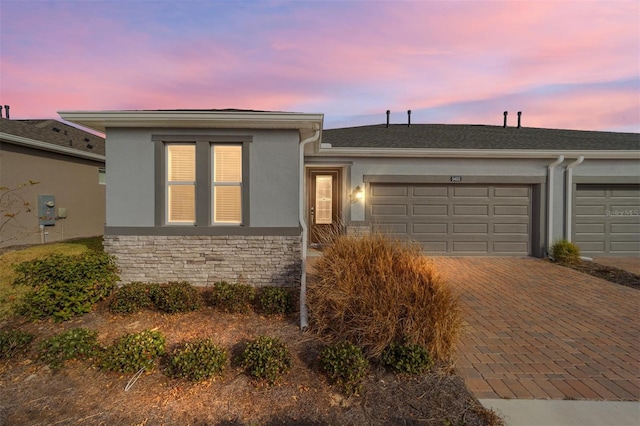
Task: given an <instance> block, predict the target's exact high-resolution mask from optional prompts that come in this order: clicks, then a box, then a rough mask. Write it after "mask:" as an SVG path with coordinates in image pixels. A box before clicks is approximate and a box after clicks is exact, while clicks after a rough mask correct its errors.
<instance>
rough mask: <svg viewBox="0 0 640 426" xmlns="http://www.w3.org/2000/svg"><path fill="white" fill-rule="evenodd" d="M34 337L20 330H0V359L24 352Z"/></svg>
mask: <svg viewBox="0 0 640 426" xmlns="http://www.w3.org/2000/svg"><path fill="white" fill-rule="evenodd" d="M34 338H35V336H34V335H33V334H31V333H27V332H24V331H20V330H3V331H0V359H8V358H11V357H12V356H14V355H18V354H24V353H26V352H27V350H28V349H29V345H31V342H32V341H33V339H34Z"/></svg>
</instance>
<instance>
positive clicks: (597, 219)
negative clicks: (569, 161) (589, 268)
mask: <svg viewBox="0 0 640 426" xmlns="http://www.w3.org/2000/svg"><path fill="white" fill-rule="evenodd" d="M639 210H640V185H577V186H576V191H575V208H574V221H573V241H574V242H575V243H576V244H577V245H578V247H579V248H580V251H581V252H582V254H584V255H587V256H632V255H636V256H637V255H640V216H638V214H639V213H640V212H639Z"/></svg>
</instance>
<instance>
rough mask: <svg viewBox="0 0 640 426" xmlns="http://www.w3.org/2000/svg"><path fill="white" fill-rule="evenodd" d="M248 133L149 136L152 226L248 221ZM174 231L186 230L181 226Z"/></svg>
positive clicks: (216, 226) (218, 227)
mask: <svg viewBox="0 0 640 426" xmlns="http://www.w3.org/2000/svg"><path fill="white" fill-rule="evenodd" d="M252 140H253V139H252V136H250V135H216V134H213V135H154V136H152V141H153V143H154V146H155V147H154V151H155V159H156V161H155V176H156V180H155V193H154V195H155V199H156V200H157V202H158V204H157V205H158V206H159V207H160V208H157V209H156V210H155V214H154V216H155V218H154V221H155V224H156V226H167V225H169V226H176V225H177V226H181V225H192V226H195V227H199V228H204V227H208V228H210V229H209V230H208V231H203V230H202V229H200V230H198V231H197V232H205V233H207V232H208V233H211V235H213V234H216V235H224V233H227V232H233V231H230V230H229V229H228V228H229V227H234V228H239V227H240V226H245V227H248V226H249V222H250V215H249V182H250V180H249V167H248V163H249V158H250V146H251V142H252ZM182 228H183V230H181V231H175V230H174V231H172V232H178V233H184V232H191V231H187V229H189V228H188V227H186V226H182Z"/></svg>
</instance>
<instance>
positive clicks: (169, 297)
mask: <svg viewBox="0 0 640 426" xmlns="http://www.w3.org/2000/svg"><path fill="white" fill-rule="evenodd" d="M149 294H150V297H151V300H152V301H153V305H154V306H155V308H156V309H157V310H159V311H160V312H166V313H168V314H174V313H177V312H190V311H197V310H198V309H200V307H201V306H202V296H201V295H200V293H199V292H198V290H197V289H196V288H195V287H193V286H192V285H191V284H189V283H188V282H170V283H167V284H160V285H156V286H153V287H151V290H150V292H149Z"/></svg>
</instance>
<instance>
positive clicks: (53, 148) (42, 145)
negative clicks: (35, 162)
mask: <svg viewBox="0 0 640 426" xmlns="http://www.w3.org/2000/svg"><path fill="white" fill-rule="evenodd" d="M0 140H2V141H8V142H11V143H14V144H16V145H23V146H28V147H31V148H36V149H41V150H43V151H50V152H57V153H59V154H65V155H70V156H72V157H78V158H85V159H88V160H95V161H100V162H102V163H104V162H105V156H104V155H100V154H92V153H90V152H85V151H80V150H78V149H73V148H67V147H64V146H60V145H55V144H51V143H46V142H41V141H37V140H34V139H29V138H24V137H22V136H16V135H11V134H8V133H2V132H0Z"/></svg>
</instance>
